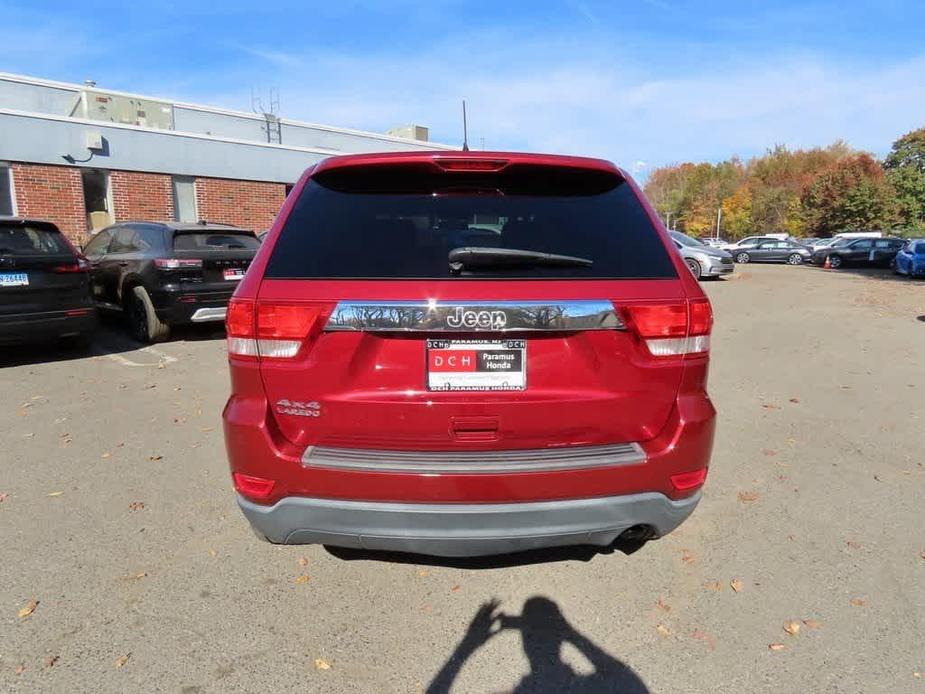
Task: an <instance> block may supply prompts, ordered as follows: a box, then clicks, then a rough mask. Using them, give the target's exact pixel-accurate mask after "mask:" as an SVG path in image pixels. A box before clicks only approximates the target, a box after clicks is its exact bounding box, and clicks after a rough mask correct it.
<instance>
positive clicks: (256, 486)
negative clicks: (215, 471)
mask: <svg viewBox="0 0 925 694" xmlns="http://www.w3.org/2000/svg"><path fill="white" fill-rule="evenodd" d="M232 477H233V478H234V488H235V489H236V490H237V491H238V493H239V494H240V495H241V496H246V497H248V498H250V499H266V498H267V497H269V496H270V494H271V493H272V491H273V487H274V486H275V485H276V482H274V481H273V480H268V479H266V478H263V477H254V476H253V475H243V474H241V473H240V472H235V473H234V474H232Z"/></svg>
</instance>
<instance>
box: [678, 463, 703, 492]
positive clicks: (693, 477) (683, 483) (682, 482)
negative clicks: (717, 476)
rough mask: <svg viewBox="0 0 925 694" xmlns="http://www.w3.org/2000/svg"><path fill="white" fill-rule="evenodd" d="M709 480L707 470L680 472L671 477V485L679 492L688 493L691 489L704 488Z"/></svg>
mask: <svg viewBox="0 0 925 694" xmlns="http://www.w3.org/2000/svg"><path fill="white" fill-rule="evenodd" d="M706 479H707V469H706V468H703V469H701V470H694V471H693V472H680V473H678V474H677V475H672V476H671V485H672V486H673V487H674V488H675V489H677V490H678V491H679V492H687V491H690V490H691V489H696V488H697V487H701V486H703V483H704V482H705V481H706Z"/></svg>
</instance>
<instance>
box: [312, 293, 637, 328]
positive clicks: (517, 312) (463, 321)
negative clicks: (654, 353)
mask: <svg viewBox="0 0 925 694" xmlns="http://www.w3.org/2000/svg"><path fill="white" fill-rule="evenodd" d="M623 327H624V326H623V321H621V320H620V317H619V316H618V315H617V313H616V311H614V308H613V304H612V303H611V302H609V301H606V300H588V301H584V300H582V301H449V302H447V303H439V302H437V301H341V302H340V303H338V304H337V306H336V307H335V309H334V312H333V313H332V314H331V317H330V318H329V319H328V323H327V325H326V326H325V328H324V329H325V330H327V331H343V330H349V331H379V332H396V331H399V332H405V331H407V332H425V331H426V332H428V333H434V332H468V333H471V332H521V331H533V330H551V331H556V330H620V329H622V328H623Z"/></svg>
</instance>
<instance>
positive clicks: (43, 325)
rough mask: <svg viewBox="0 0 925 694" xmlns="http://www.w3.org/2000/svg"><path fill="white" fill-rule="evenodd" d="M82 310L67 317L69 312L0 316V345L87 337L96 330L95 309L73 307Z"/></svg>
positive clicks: (75, 309)
mask: <svg viewBox="0 0 925 694" xmlns="http://www.w3.org/2000/svg"><path fill="white" fill-rule="evenodd" d="M72 310H74V311H86V313H84V314H82V315H68V313H69V311H67V310H62V311H42V312H40V313H19V314H13V315H6V316H0V344H20V343H30V342H32V343H34V342H41V341H43V340H53V339H57V338H61V337H72V336H78V335H87V334H89V333H91V332H93V330H95V329H96V324H97V317H96V309H95V308H89V309H88V308H85V307H75V308H74V309H72Z"/></svg>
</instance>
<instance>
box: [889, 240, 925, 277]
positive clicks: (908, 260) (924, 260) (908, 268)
mask: <svg viewBox="0 0 925 694" xmlns="http://www.w3.org/2000/svg"><path fill="white" fill-rule="evenodd" d="M893 262H894V265H893V268H894V269H895V270H896V272H898V273H899V274H900V275H908V276H909V277H925V239H911V240H910V241H909V242H907V243H906V245H905V246H903V247H902V249H901V250H900V251H899V253H897V254H896V260H894V261H893Z"/></svg>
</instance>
